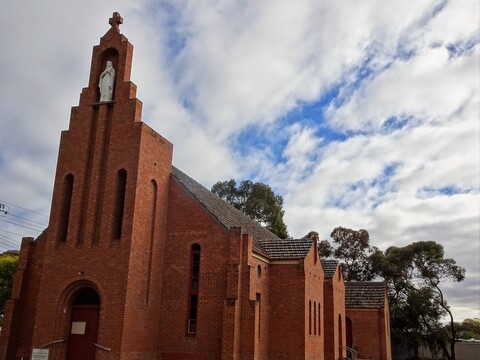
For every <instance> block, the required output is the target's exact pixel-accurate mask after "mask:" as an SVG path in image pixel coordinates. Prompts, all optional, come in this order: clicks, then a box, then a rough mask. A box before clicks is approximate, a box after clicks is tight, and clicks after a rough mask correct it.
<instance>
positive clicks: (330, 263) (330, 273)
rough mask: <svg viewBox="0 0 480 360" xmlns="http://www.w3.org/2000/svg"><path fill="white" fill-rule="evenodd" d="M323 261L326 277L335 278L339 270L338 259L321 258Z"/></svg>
mask: <svg viewBox="0 0 480 360" xmlns="http://www.w3.org/2000/svg"><path fill="white" fill-rule="evenodd" d="M321 262H322V268H323V273H324V276H325V277H326V278H333V277H334V276H335V272H336V271H337V267H338V261H337V260H327V259H321Z"/></svg>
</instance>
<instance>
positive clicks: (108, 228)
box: [6, 13, 173, 360]
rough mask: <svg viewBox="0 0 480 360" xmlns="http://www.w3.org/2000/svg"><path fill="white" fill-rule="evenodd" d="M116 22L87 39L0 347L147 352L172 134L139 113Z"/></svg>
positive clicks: (154, 323) (86, 354) (129, 51)
mask: <svg viewBox="0 0 480 360" xmlns="http://www.w3.org/2000/svg"><path fill="white" fill-rule="evenodd" d="M122 22H123V19H122V18H121V16H120V15H119V14H118V13H114V14H113V16H112V18H110V19H109V24H110V25H111V27H110V29H109V30H108V31H107V32H106V33H105V35H104V36H103V37H102V38H101V39H100V44H99V45H97V46H95V47H94V48H93V55H92V63H91V70H90V79H89V84H88V87H87V88H84V89H83V90H82V93H81V96H80V103H79V106H76V107H73V108H72V112H71V118H70V125H69V129H68V130H67V131H64V132H62V135H61V141H60V149H59V155H58V163H57V171H56V176H55V183H54V190H53V199H52V206H51V214H50V223H49V226H48V229H47V230H46V231H45V232H44V234H43V235H42V236H40V238H39V239H37V240H35V241H33V239H24V241H23V244H22V249H21V252H22V253H21V257H22V256H23V259H24V260H25V258H27V259H28V260H25V261H24V265H22V266H20V267H19V273H20V275H16V278H21V279H19V280H17V279H15V281H16V285H15V286H16V287H17V288H18V287H20V288H22V292H23V294H25V289H26V288H28V292H27V294H29V296H30V299H29V300H28V301H29V302H30V305H29V306H25V304H23V305H22V301H23V302H25V300H21V299H17V302H15V301H16V300H15V291H16V290H14V293H13V295H12V299H13V300H11V301H12V304H13V305H10V308H11V310H8V309H9V308H7V312H8V311H10V312H11V313H10V314H7V315H6V320H8V321H6V322H7V323H8V322H9V324H7V325H8V327H9V330H8V331H9V332H10V336H9V339H10V340H9V345H8V347H9V349H8V351H7V357H6V358H10V357H9V354H10V356H11V357H12V358H14V356H12V355H15V352H17V351H19V350H18V349H25V348H30V349H31V348H38V347H42V346H45V348H48V349H49V350H50V357H49V360H53V359H65V358H66V359H68V360H71V359H83V360H90V359H107V358H108V359H140V358H142V359H148V358H156V351H157V344H158V338H157V336H158V326H159V324H160V319H159V315H158V314H159V311H158V308H159V306H160V297H161V292H162V289H161V278H162V274H163V253H164V244H165V237H166V226H167V223H166V222H167V206H168V198H167V197H168V186H169V178H170V172H171V166H172V150H173V146H172V144H171V143H169V142H168V141H167V140H165V139H164V138H163V137H161V136H160V135H159V134H157V133H156V132H155V131H153V130H152V129H151V128H150V127H148V126H147V125H145V124H144V123H142V122H141V113H142V103H141V101H139V100H138V99H137V98H136V97H135V96H136V86H135V85H134V84H133V83H132V82H131V81H130V72H131V65H132V56H133V46H132V44H130V43H129V42H128V40H127V38H126V37H125V36H123V35H122V34H121V33H120V28H119V26H120V24H122ZM19 283H20V284H19ZM18 318H20V319H27V318H28V319H31V321H24V322H23V323H21V322H22V320H18ZM12 319H13V320H12ZM17 323H18V324H17ZM15 329H16V330H15ZM49 343H51V344H50V345H45V344H49Z"/></svg>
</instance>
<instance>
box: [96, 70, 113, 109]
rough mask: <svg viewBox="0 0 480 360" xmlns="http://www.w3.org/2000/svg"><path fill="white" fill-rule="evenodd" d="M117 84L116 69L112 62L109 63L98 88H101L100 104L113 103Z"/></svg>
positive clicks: (101, 76)
mask: <svg viewBox="0 0 480 360" xmlns="http://www.w3.org/2000/svg"><path fill="white" fill-rule="evenodd" d="M114 84H115V69H114V68H113V66H112V62H111V61H107V66H106V67H105V70H103V72H102V74H101V75H100V80H99V82H98V87H99V88H100V102H103V101H112V99H113V86H114Z"/></svg>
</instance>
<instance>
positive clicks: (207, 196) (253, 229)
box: [172, 166, 279, 255]
mask: <svg viewBox="0 0 480 360" xmlns="http://www.w3.org/2000/svg"><path fill="white" fill-rule="evenodd" d="M172 176H173V178H174V179H175V180H177V181H178V183H180V185H182V186H183V188H185V190H187V191H188V192H189V193H190V194H191V195H192V196H193V197H194V198H195V199H196V200H197V201H198V202H199V203H200V204H201V205H202V206H203V207H204V208H205V209H206V210H207V211H208V212H209V213H210V214H211V215H212V216H213V217H214V218H215V219H216V220H217V221H218V222H219V223H220V224H222V225H223V226H224V227H225V229H227V230H228V229H230V228H231V227H241V228H242V229H243V231H244V232H246V233H247V234H250V235H252V236H253V250H254V251H256V252H257V253H259V254H261V255H267V254H266V252H265V251H264V250H263V249H262V247H261V245H260V244H259V240H261V239H279V238H278V236H277V235H275V234H274V233H272V232H270V231H269V230H267V229H265V228H264V227H263V226H261V225H260V224H259V223H258V222H256V221H255V220H253V219H251V218H250V217H248V216H247V215H245V214H244V213H242V212H241V211H240V210H238V209H236V208H235V207H233V206H232V205H230V204H229V203H227V202H226V201H224V200H223V199H221V198H220V197H218V196H217V195H215V194H214V193H212V192H211V191H210V190H208V189H207V188H205V187H204V186H203V185H201V184H199V183H198V182H196V181H195V180H193V179H192V178H191V177H189V176H188V175H187V174H185V173H184V172H182V171H180V170H179V169H177V168H176V167H174V166H172Z"/></svg>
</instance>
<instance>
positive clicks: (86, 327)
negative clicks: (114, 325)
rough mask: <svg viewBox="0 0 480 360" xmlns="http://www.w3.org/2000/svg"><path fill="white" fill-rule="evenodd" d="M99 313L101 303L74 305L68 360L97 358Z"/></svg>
mask: <svg viewBox="0 0 480 360" xmlns="http://www.w3.org/2000/svg"><path fill="white" fill-rule="evenodd" d="M99 314H100V306H99V305H74V306H73V309H72V320H71V321H70V335H69V336H68V346H67V360H95V345H94V344H93V343H94V342H96V341H97V333H98V317H99Z"/></svg>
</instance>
